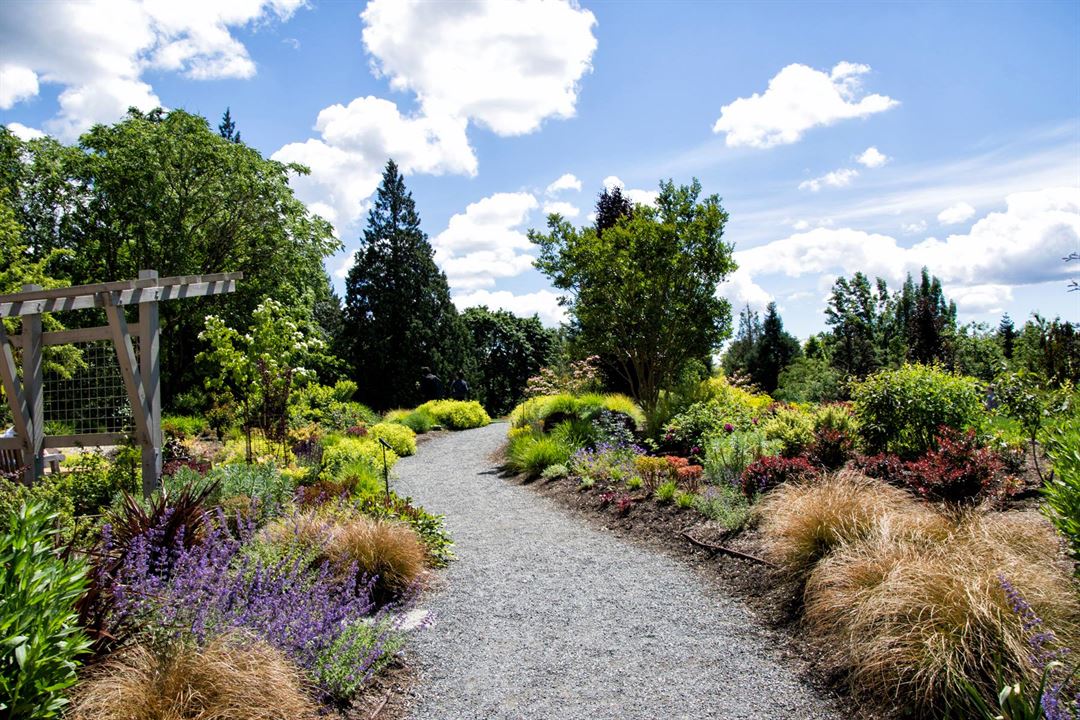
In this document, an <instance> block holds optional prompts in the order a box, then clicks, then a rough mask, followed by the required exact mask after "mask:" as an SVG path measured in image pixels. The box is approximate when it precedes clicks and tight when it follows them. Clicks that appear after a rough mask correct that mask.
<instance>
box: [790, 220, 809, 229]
mask: <svg viewBox="0 0 1080 720" xmlns="http://www.w3.org/2000/svg"><path fill="white" fill-rule="evenodd" d="M791 227H793V228H794V229H796V230H800V231H802V230H809V229H810V221H808V220H796V221H795V222H793V223H791Z"/></svg>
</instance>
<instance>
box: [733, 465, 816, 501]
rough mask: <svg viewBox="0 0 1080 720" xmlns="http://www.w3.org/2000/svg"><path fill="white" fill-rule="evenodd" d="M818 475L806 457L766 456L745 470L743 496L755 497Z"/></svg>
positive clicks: (742, 481)
mask: <svg viewBox="0 0 1080 720" xmlns="http://www.w3.org/2000/svg"><path fill="white" fill-rule="evenodd" d="M817 474H818V471H817V470H816V469H815V468H814V466H813V465H811V464H810V461H809V460H807V459H806V458H804V457H794V458H786V457H782V456H779V455H776V456H770V455H766V456H764V457H762V458H760V459H758V460H755V461H754V462H752V463H751V464H750V465H748V466H747V467H746V469H745V470H743V473H742V476H741V477H740V484H741V486H742V491H743V494H744V495H746V496H747V497H753V496H754V495H756V494H758V493H763V492H768V491H769V490H772V489H773V488H774V487H776V486H778V485H781V484H783V483H789V482H799V481H802V480H809V479H811V478H813V477H814V476H816V475H817Z"/></svg>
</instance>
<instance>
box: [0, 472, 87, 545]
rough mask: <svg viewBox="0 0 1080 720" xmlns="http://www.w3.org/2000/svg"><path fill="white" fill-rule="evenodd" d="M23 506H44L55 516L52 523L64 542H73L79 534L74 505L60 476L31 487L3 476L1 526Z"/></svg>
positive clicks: (44, 478) (0, 491) (1, 481)
mask: <svg viewBox="0 0 1080 720" xmlns="http://www.w3.org/2000/svg"><path fill="white" fill-rule="evenodd" d="M23 505H39V506H43V507H45V508H46V509H48V511H49V512H50V513H52V514H53V515H54V516H55V519H54V520H53V522H54V523H55V526H56V527H57V528H58V529H59V531H60V538H61V540H62V541H63V542H65V543H67V542H70V541H71V540H72V539H73V538H74V537H75V535H76V534H77V533H76V526H77V525H78V524H79V523H77V522H76V520H75V502H74V500H72V498H71V495H70V494H69V493H68V492H67V486H66V485H64V484H63V483H62V482H61V479H60V476H57V475H52V474H49V475H45V476H43V477H40V478H38V480H37V482H35V483H34V484H33V486H32V487H27V486H26V485H23V483H22V481H21V480H19V479H14V480H9V479H7V478H5V477H3V476H2V475H0V523H2V522H4V521H5V520H6V518H7V517H8V516H10V515H11V514H13V513H17V512H19V510H20V509H21V508H22V506H23Z"/></svg>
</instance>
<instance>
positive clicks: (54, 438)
mask: <svg viewBox="0 0 1080 720" xmlns="http://www.w3.org/2000/svg"><path fill="white" fill-rule="evenodd" d="M128 437H129V436H128V434H127V433H118V432H105V433H76V434H74V435H46V436H45V447H46V448H66V447H108V446H110V445H120V444H122V443H123V442H124V441H125V440H127V439H128Z"/></svg>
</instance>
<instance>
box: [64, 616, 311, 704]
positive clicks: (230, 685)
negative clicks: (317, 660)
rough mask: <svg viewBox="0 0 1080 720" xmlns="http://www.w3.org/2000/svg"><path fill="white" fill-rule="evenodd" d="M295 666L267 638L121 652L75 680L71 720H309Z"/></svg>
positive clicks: (306, 701) (304, 695) (304, 697)
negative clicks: (154, 650) (76, 684)
mask: <svg viewBox="0 0 1080 720" xmlns="http://www.w3.org/2000/svg"><path fill="white" fill-rule="evenodd" d="M317 717H318V708H317V706H316V705H315V704H314V702H313V701H312V700H311V699H310V698H309V697H308V695H307V694H306V692H305V687H304V683H303V681H302V680H301V676H300V674H299V671H298V670H296V669H295V668H294V667H293V666H292V665H290V664H289V662H288V661H287V660H286V659H285V656H284V655H282V654H281V652H280V651H278V650H275V649H274V648H272V647H270V646H269V645H267V644H266V643H263V642H261V641H257V640H251V639H248V638H240V637H237V636H233V637H225V638H219V639H217V640H215V641H213V642H212V643H210V644H209V645H208V646H207V647H205V648H203V649H201V650H200V649H198V648H195V647H194V646H188V645H174V646H171V647H170V648H169V649H168V651H167V652H165V653H162V654H155V653H153V652H151V651H150V650H149V649H147V648H145V647H142V646H134V647H131V648H128V649H126V650H124V651H122V652H121V653H120V654H119V655H118V656H117V657H116V658H114V659H112V660H110V661H108V662H106V663H104V664H103V665H101V666H99V667H98V668H96V669H95V670H94V671H93V672H92V674H91V675H90V676H89V677H88V678H87V679H86V681H84V682H83V683H80V685H79V686H77V690H76V694H75V696H74V697H73V699H72V704H71V709H70V711H69V718H70V719H71V720H315V718H317Z"/></svg>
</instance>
